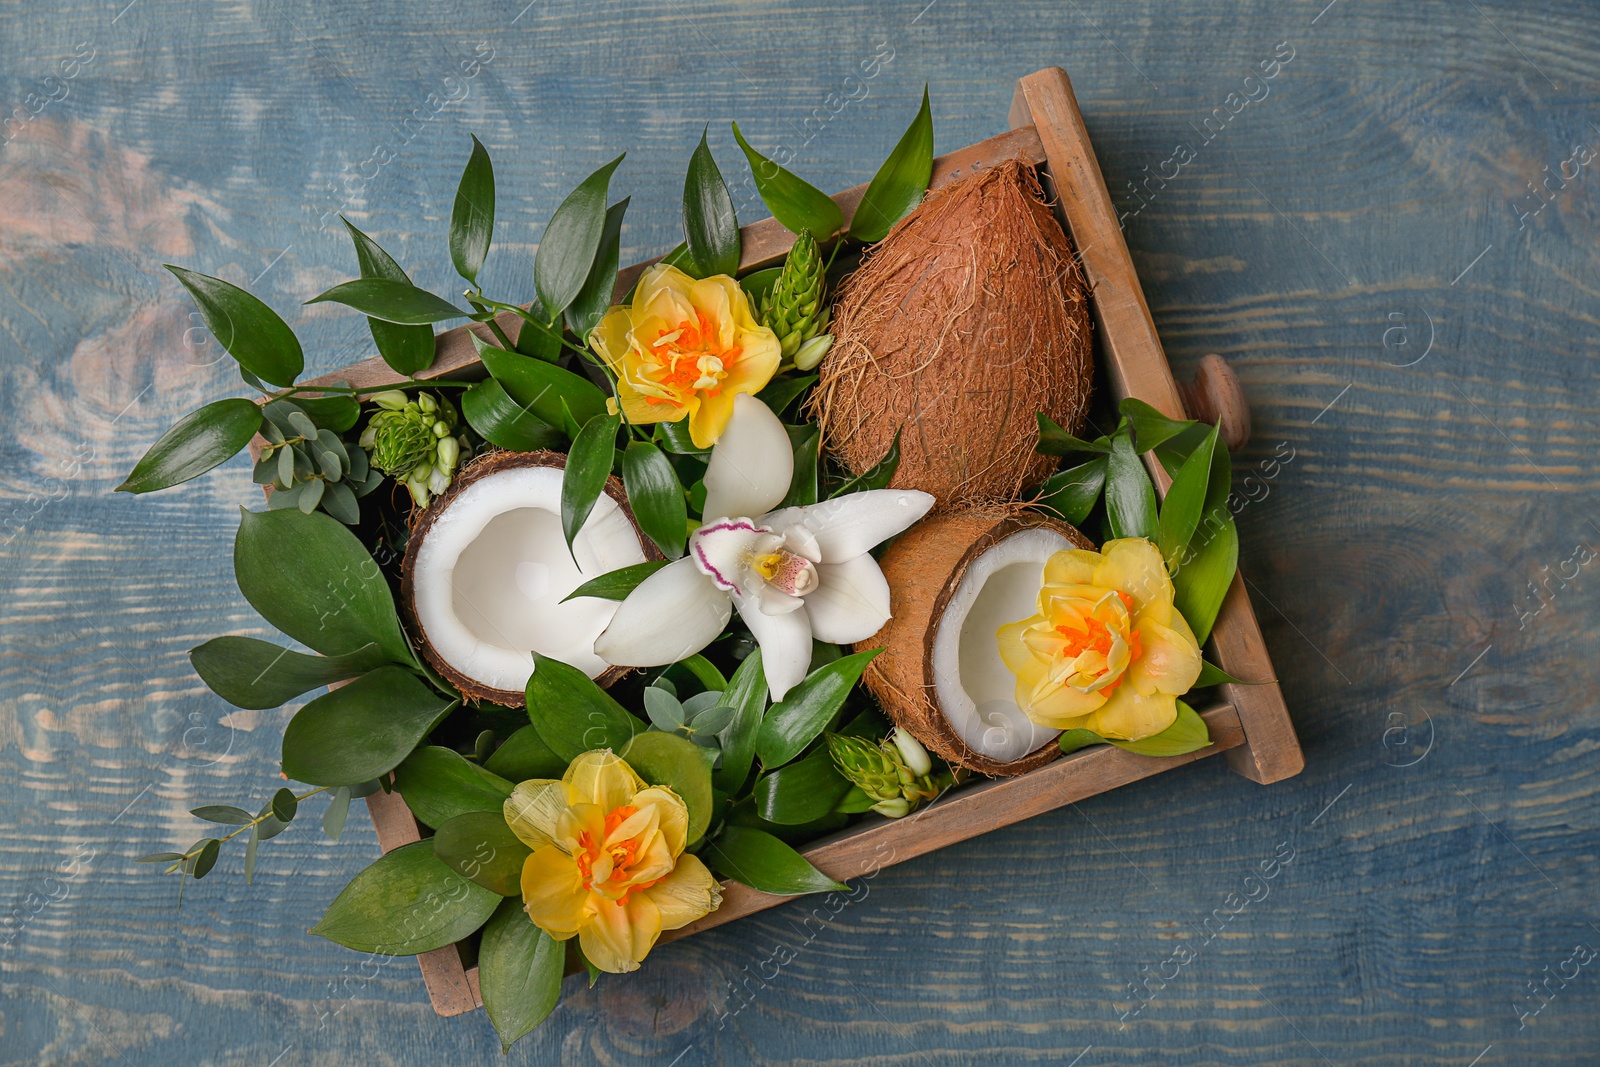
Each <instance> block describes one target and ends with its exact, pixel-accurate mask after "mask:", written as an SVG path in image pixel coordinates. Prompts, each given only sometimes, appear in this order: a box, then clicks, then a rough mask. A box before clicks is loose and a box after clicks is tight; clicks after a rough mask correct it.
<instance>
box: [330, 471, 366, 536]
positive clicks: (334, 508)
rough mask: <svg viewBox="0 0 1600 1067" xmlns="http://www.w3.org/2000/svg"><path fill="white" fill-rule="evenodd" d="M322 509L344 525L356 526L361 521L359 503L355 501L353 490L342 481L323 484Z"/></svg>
mask: <svg viewBox="0 0 1600 1067" xmlns="http://www.w3.org/2000/svg"><path fill="white" fill-rule="evenodd" d="M322 510H323V511H326V512H327V513H328V514H329V515H332V516H333V517H334V518H336V519H338V520H339V521H340V522H342V523H344V524H345V525H346V526H356V525H358V524H360V522H361V505H360V504H357V503H356V494H355V491H354V490H353V489H351V488H350V487H349V486H348V485H346V484H345V483H344V482H326V483H324V484H323V486H322Z"/></svg>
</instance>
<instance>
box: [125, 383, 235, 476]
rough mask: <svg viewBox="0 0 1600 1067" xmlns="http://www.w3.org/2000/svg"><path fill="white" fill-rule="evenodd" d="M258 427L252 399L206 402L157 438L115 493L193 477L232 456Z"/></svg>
mask: <svg viewBox="0 0 1600 1067" xmlns="http://www.w3.org/2000/svg"><path fill="white" fill-rule="evenodd" d="M260 428H261V409H260V408H259V407H257V406H256V405H255V402H254V401H251V400H245V399H243V398H242V397H240V398H235V399H231V400H218V401H215V402H213V403H210V404H207V405H206V406H205V407H203V408H200V409H199V410H198V411H191V412H190V413H189V414H187V415H185V416H184V417H183V418H181V419H179V420H178V423H177V425H175V426H173V427H172V429H170V430H168V431H167V432H166V433H164V434H162V435H161V439H160V440H159V441H157V442H156V443H155V444H153V445H151V446H150V451H148V452H146V453H145V454H144V458H142V459H141V460H139V462H138V463H136V464H135V465H134V468H133V471H132V473H130V474H129V475H128V477H127V478H126V479H125V480H124V481H123V483H122V484H121V485H119V486H117V490H116V491H117V492H119V493H152V492H155V491H156V490H157V489H166V488H168V487H170V486H174V485H178V484H180V483H182V482H187V481H189V480H190V479H192V478H198V477H200V475H202V474H204V473H205V472H206V471H208V470H211V469H212V468H213V467H217V466H220V465H221V464H223V463H226V462H227V461H228V460H230V459H232V458H233V457H234V456H236V455H238V454H239V451H240V449H242V448H244V446H245V445H248V444H249V443H250V439H251V438H253V437H255V435H256V432H257V431H258V430H259V429H260Z"/></svg>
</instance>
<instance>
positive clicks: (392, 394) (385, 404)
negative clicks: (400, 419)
mask: <svg viewBox="0 0 1600 1067" xmlns="http://www.w3.org/2000/svg"><path fill="white" fill-rule="evenodd" d="M371 400H372V402H373V403H374V404H376V405H378V406H379V407H380V408H383V409H384V410H385V411H399V410H400V409H401V408H403V407H405V406H406V404H407V403H408V401H407V400H406V394H404V393H402V392H401V391H400V390H398V389H389V390H387V391H385V392H382V393H376V394H374V395H373V396H372V397H371Z"/></svg>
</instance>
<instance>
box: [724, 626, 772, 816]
mask: <svg viewBox="0 0 1600 1067" xmlns="http://www.w3.org/2000/svg"><path fill="white" fill-rule="evenodd" d="M722 702H723V703H725V704H727V705H728V706H729V707H730V708H732V709H733V721H732V722H730V723H729V724H728V725H727V726H726V727H724V728H723V731H722V734H721V736H720V738H719V740H720V741H721V742H722V766H721V768H719V769H718V770H717V771H715V772H714V774H713V776H712V784H713V785H715V786H716V787H717V788H718V789H720V790H722V791H723V792H724V793H727V794H729V795H730V796H731V795H733V794H736V793H738V792H739V791H740V790H741V789H743V788H744V780H745V778H747V777H748V776H749V774H750V764H751V763H753V762H754V761H755V758H756V735H757V734H758V733H759V732H760V730H761V719H762V716H763V715H765V714H766V710H767V675H766V672H765V671H764V670H763V669H762V667H761V650H760V649H759V648H757V649H754V650H753V651H751V653H750V654H749V655H748V656H746V657H745V658H744V662H743V663H741V664H739V669H738V670H736V671H734V672H733V677H732V678H731V679H729V680H728V686H727V688H726V689H724V690H723V691H722Z"/></svg>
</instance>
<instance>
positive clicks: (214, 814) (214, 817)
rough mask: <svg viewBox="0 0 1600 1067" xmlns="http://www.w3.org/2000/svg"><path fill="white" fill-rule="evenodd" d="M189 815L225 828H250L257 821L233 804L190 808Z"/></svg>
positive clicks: (203, 805) (204, 805)
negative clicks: (220, 824) (219, 824)
mask: <svg viewBox="0 0 1600 1067" xmlns="http://www.w3.org/2000/svg"><path fill="white" fill-rule="evenodd" d="M189 814H190V815H193V816H194V817H195V818H197V819H204V820H205V821H206V822H216V823H222V824H223V825H224V826H249V825H250V824H251V823H252V822H254V821H255V816H254V815H251V814H250V813H249V812H248V811H245V810H244V809H243V808H236V807H234V806H233V805H232V804H202V805H201V806H200V807H198V808H190V809H189ZM179 858H182V857H179Z"/></svg>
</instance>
